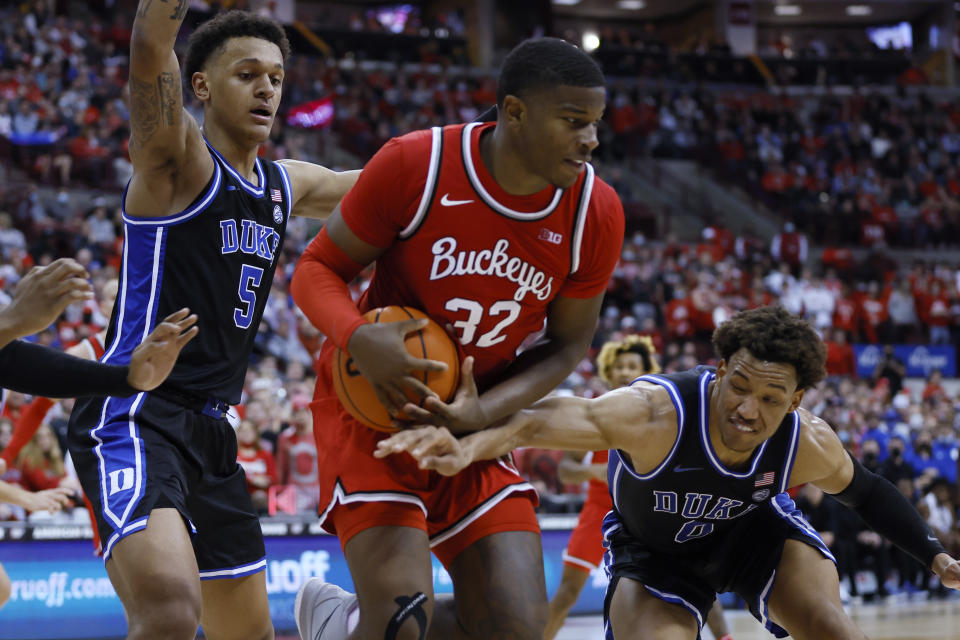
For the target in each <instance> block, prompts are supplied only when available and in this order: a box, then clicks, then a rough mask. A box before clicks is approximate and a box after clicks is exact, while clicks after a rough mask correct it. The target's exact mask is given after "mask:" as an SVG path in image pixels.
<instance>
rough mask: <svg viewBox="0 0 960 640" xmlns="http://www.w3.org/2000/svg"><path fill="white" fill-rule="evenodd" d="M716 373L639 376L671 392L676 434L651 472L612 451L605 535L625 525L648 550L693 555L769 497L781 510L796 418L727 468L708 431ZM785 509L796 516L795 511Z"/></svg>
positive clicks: (697, 370) (708, 370) (794, 415)
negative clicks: (738, 465)
mask: <svg viewBox="0 0 960 640" xmlns="http://www.w3.org/2000/svg"><path fill="white" fill-rule="evenodd" d="M714 378H715V373H714V370H713V369H711V368H707V367H697V368H695V369H691V370H689V371H684V372H682V373H675V374H669V375H645V376H642V377H640V378H639V380H644V381H647V382H651V383H654V384H657V385H660V386H662V387H664V388H665V389H666V390H667V392H668V393H669V394H670V399H671V400H672V401H673V405H674V408H675V410H676V412H677V427H678V429H677V439H676V442H675V443H674V445H673V448H672V449H671V451H670V453H669V454H668V455H667V457H666V458H665V459H664V460H663V462H662V463H661V464H660V465H659V466H658V467H657V468H656V469H654V470H652V471H650V472H649V473H646V474H640V473H637V472H636V470H634V468H633V466H632V465H631V464H630V461H629V458H628V457H627V456H625V455H623V454H621V453H620V452H619V451H611V452H610V462H609V464H608V466H607V479H608V483H609V485H610V493H611V495H612V497H613V509H614V512H613V513H611V514H610V515H609V516H608V517H607V519H606V520H605V522H604V534H605V536H609V535H610V534H611V533H613V532H614V529H616V528H623V529H625V530H626V533H628V534H629V535H631V536H632V537H633V538H634V539H636V540H637V541H638V542H640V543H641V544H643V545H645V546H647V547H649V548H650V549H653V550H656V551H661V552H664V553H683V554H687V553H691V554H694V553H700V552H702V551H705V550H706V549H708V548H709V547H710V545H712V544H715V543H716V542H717V535H718V534H722V533H723V532H725V531H727V530H729V529H731V528H732V527H733V526H734V525H735V524H736V523H737V522H739V520H740V519H741V518H742V517H743V516H744V515H746V514H748V513H750V512H751V511H753V510H755V509H757V508H758V507H760V506H767V503H770V506H772V507H773V508H774V509H777V508H778V504H779V503H778V502H777V501H775V500H774V501H772V502H771V498H773V497H774V496H776V495H777V494H778V493H780V492H782V491H785V490H786V489H787V482H788V481H789V478H790V470H791V468H792V466H793V461H794V457H795V455H796V450H797V440H798V437H799V434H800V420H799V416H798V414H797V412H792V413H789V414H787V416H786V418H784V421H783V423H781V425H780V427H779V429H778V430H777V432H776V433H775V434H774V435H773V437H772V438H770V439H769V440H767V441H766V442H764V443H763V444H762V445H761V446H760V447H758V448H757V450H756V451H755V453H754V455H753V458H752V459H751V460H750V461H749V463H748V465H747V466H746V467H745V468H744V469H742V470H739V471H734V470H731V469H727V468H726V467H725V466H724V465H723V463H722V462H720V459H719V458H718V457H717V455H716V453H715V452H714V450H713V446H712V444H711V443H710V437H709V433H708V424H709V422H708V421H709V410H708V407H709V404H708V402H709V399H708V393H707V390H708V386H709V384H710V382H711V381H713V379H714ZM781 515H782V516H783V517H784V518H789V517H791V514H790V512H784V513H782V514H781ZM803 524H806V523H803ZM806 526H809V525H806Z"/></svg>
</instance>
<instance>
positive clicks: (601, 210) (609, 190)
mask: <svg viewBox="0 0 960 640" xmlns="http://www.w3.org/2000/svg"><path fill="white" fill-rule="evenodd" d="M590 211H591V214H595V215H597V216H601V217H602V218H607V219H611V220H613V219H618V218H619V219H622V218H623V204H622V203H621V202H620V196H618V195H617V192H616V191H615V190H614V188H613V187H611V186H610V185H609V184H607V183H606V182H605V181H604V180H603V178H601V177H600V176H595V177H594V179H593V188H592V190H591V192H590Z"/></svg>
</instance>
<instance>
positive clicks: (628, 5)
mask: <svg viewBox="0 0 960 640" xmlns="http://www.w3.org/2000/svg"><path fill="white" fill-rule="evenodd" d="M645 6H647V3H646V2H644V0H617V7H618V8H620V9H629V10H631V11H639V10H640V9H643V8H644V7H645Z"/></svg>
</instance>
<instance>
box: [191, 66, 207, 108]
mask: <svg viewBox="0 0 960 640" xmlns="http://www.w3.org/2000/svg"><path fill="white" fill-rule="evenodd" d="M190 86H191V87H192V88H193V95H195V96H197V100H199V101H201V102H206V101H207V100H209V99H210V85H209V83H208V79H207V74H205V73H204V72H203V71H197V72H195V73H194V74H193V77H192V78H190Z"/></svg>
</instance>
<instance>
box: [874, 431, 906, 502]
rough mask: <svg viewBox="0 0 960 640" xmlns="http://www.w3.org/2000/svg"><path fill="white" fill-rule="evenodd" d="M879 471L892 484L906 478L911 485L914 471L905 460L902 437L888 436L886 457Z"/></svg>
mask: <svg viewBox="0 0 960 640" xmlns="http://www.w3.org/2000/svg"><path fill="white" fill-rule="evenodd" d="M879 471H880V475H882V476H883V477H884V478H886V479H887V480H889V481H890V482H892V483H893V484H897V485H898V484H899V482H900V481H901V480H908V481H909V484H910V486H912V485H913V478H914V475H915V471H914V470H913V465H911V464H910V463H909V462H908V461H907V457H906V444H905V442H904V440H903V438H902V437H900V436H898V435H893V436H891V437H890V442H889V443H888V446H887V459H886V460H884V461H883V464H882V465H881V466H880V470H879ZM905 495H906V494H905Z"/></svg>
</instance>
